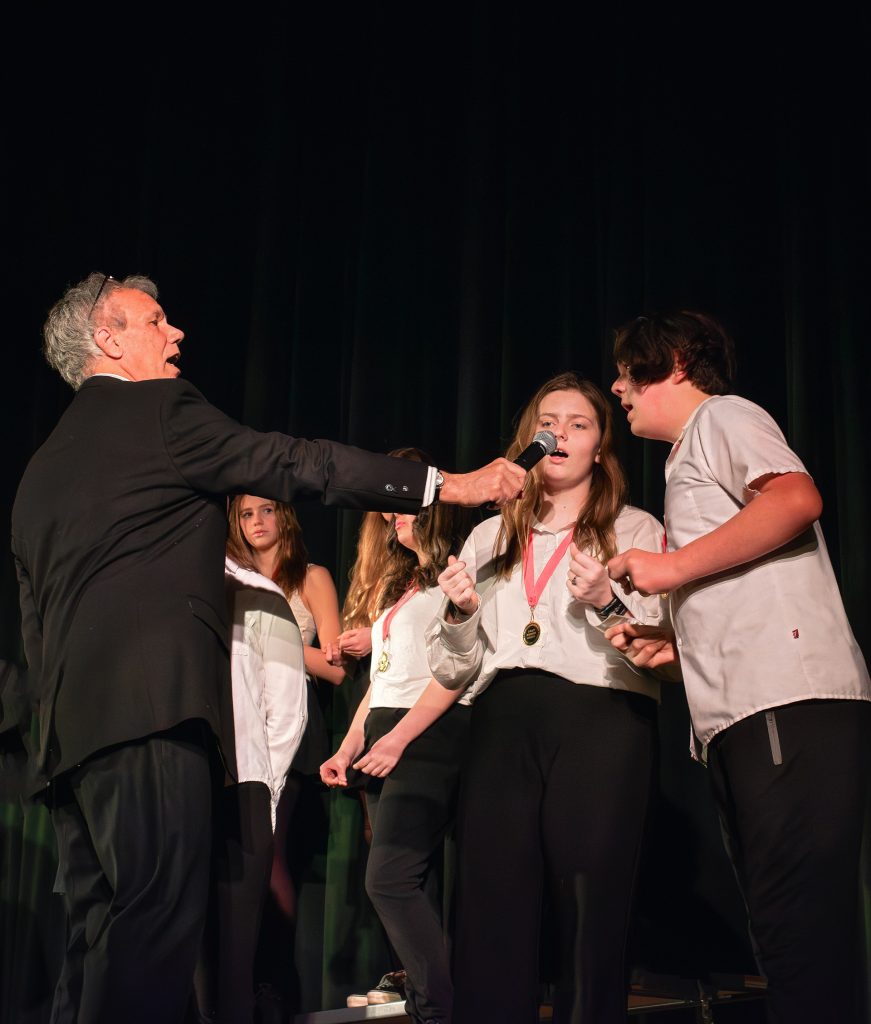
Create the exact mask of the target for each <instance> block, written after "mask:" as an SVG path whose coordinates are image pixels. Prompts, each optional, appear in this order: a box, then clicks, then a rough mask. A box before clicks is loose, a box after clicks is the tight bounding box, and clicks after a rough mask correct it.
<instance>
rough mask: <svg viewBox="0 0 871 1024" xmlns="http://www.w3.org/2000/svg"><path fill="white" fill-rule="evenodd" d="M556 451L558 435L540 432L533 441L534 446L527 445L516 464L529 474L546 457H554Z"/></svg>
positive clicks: (547, 431) (546, 431)
mask: <svg viewBox="0 0 871 1024" xmlns="http://www.w3.org/2000/svg"><path fill="white" fill-rule="evenodd" d="M556 449H557V443H556V434H554V433H552V432H551V431H550V430H539V432H538V433H537V434H536V435H535V437H534V438H533V439H532V444H529V445H527V446H526V447H525V448H524V449H523V451H522V452H521V453H520V454H519V455H518V456H517V458H516V459H515V460H514V462H515V464H516V465H518V466H520V468H521V469H525V470H526V472H527V473H528V472H529V471H530V469H532V467H533V466H535V465H537V464H538V463H539V462H541V460H542V459H543V458H544V457H545V455H553V453H554V452H555V451H556Z"/></svg>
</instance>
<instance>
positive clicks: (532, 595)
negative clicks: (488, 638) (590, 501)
mask: <svg viewBox="0 0 871 1024" xmlns="http://www.w3.org/2000/svg"><path fill="white" fill-rule="evenodd" d="M573 535H574V530H569V531H568V533H567V534H566V535H565V537H564V538H563V539H562V540H561V541H560V543H559V544H558V545H557V549H556V551H554V553H553V554H552V555H551V556H550V558H549V559H548V560H547V564H546V565H545V567H544V568H543V569H542V570H541V575H540V576H539V577H538V579H536V578H535V555H534V553H533V550H532V538H533V531H532V530H530V531H529V536H528V537H527V539H526V549H525V550H524V552H523V588H524V590H525V591H526V603H527V604H528V605H529V622H527V624H526V625H525V626H524V627H523V632H522V633H521V634H520V637H521V639H522V640H523V642H524V643H525V644H526V646H527V647H534V646H535V645H536V644H537V643H538V641H539V640H540V639H541V626H540V625H539V624H538V623H537V622H536V621H535V606H536V605H537V604H538V599H539V598H540V597H541V595H542V593H543V592H544V588H545V587H546V586H547V584H548V581H549V580H550V578H551V576H553V574H554V571H555V570H556V567H557V566H558V565H559V563H560V560H561V559H562V557H563V555H564V554H565V553H566V551H568V549H569V544H571V542H572V537H573Z"/></svg>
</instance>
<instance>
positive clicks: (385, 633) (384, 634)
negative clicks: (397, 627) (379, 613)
mask: <svg viewBox="0 0 871 1024" xmlns="http://www.w3.org/2000/svg"><path fill="white" fill-rule="evenodd" d="M416 593H417V587H416V586H414V587H409V588H408V590H406V592H405V593H404V594H403V595H402V597H400V599H399V600H398V601H397V602H396V604H395V605H394V606H393V607H392V608H391V609H390V611H389V612H388V613H387V614H386V615H385V617H384V622H383V623H382V624H381V641H382V643H387V638H388V637H389V636H390V623H391V622H393V616H394V615H395V614H396V613H397V612H398V611H399V609H400V608H401V607H402V606H403V605H404V604H408V602H409V601H410V600H411V599H412V598H413V597H414V595H415V594H416Z"/></svg>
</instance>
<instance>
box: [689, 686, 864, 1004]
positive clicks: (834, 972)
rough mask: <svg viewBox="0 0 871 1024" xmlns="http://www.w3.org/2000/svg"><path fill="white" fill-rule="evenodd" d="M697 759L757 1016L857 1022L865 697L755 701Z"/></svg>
mask: <svg viewBox="0 0 871 1024" xmlns="http://www.w3.org/2000/svg"><path fill="white" fill-rule="evenodd" d="M777 761H780V762H781V763H779V764H778V763H776V762H777ZM708 764H709V767H710V769H711V783H712V786H713V790H714V796H715V799H716V801H717V806H718V809H719V812H720V821H721V824H722V827H723V835H724V840H725V843H726V848H727V850H728V852H729V855H730V857H731V859H732V863H733V865H734V867H735V872H736V874H737V876H738V881H739V883H740V886H741V889H742V891H743V894H744V899H745V901H746V903H747V909H748V912H749V916H750V931H751V937H752V939H753V943H754V947H755V950H756V955H757V959H758V961H759V966H760V968H761V970H762V972H763V973H764V974H765V976H766V977H767V979H768V1014H769V1019H770V1020H771V1021H772V1022H773V1024H821V1022H826V1021H838V1022H839V1024H841V1022H843V1024H847V1022H853V1021H857V1020H858V1019H859V1016H858V1002H857V996H858V992H859V979H858V977H857V973H858V968H859V964H860V941H859V940H860V933H859V908H860V885H859V877H860V875H859V869H860V864H859V857H860V849H861V843H862V827H863V818H864V814H863V810H864V807H865V801H866V799H867V794H868V779H869V773H871V703H868V702H865V701H856V700H829V701H808V702H803V703H798V704H787V705H785V706H783V707H779V708H775V709H772V710H771V711H767V712H766V711H760V712H758V713H757V714H755V715H752V716H750V717H749V718H745V719H743V720H742V721H740V722H737V723H736V724H735V725H732V726H730V727H729V728H728V729H726V730H725V731H724V732H723V733H721V734H720V735H719V736H717V737H715V738H714V740H713V742H712V743H711V745H710V748H709V753H708Z"/></svg>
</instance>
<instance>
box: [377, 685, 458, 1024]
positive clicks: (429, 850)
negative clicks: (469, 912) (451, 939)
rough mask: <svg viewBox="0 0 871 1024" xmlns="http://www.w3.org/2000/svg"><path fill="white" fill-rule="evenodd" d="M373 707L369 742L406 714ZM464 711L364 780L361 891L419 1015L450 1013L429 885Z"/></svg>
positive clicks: (449, 801)
mask: <svg viewBox="0 0 871 1024" xmlns="http://www.w3.org/2000/svg"><path fill="white" fill-rule="evenodd" d="M405 714H406V712H405V710H403V709H393V708H375V709H373V710H372V711H371V712H370V713H369V717H368V718H367V720H366V740H367V745H371V744H372V743H373V742H374V741H375V740H377V739H379V738H380V737H381V736H383V735H384V734H385V733H386V732H389V731H390V729H392V728H393V726H394V725H395V724H396V723H397V722H398V721H399V720H400V719H401V718H402V717H403V715H405ZM469 718H470V709H469V708H468V707H462V706H459V705H456V704H455V705H454V706H453V707H452V708H450V709H449V710H448V711H446V712H445V714H444V715H442V717H441V718H439V719H438V721H436V722H434V723H433V724H432V725H431V726H430V727H429V729H427V730H426V732H424V733H423V734H422V735H421V736H419V737H418V738H417V739H416V740H414V741H413V742H412V743H410V744H409V745H408V746H407V747H406V749H405V752H404V753H403V755H402V758H401V759H400V761H399V764H397V766H396V767H395V768H394V769H393V771H392V772H391V773H390V775H388V776H387V778H386V779H384V780H373V782H372V783H370V784H369V785H368V786H367V791H366V792H367V801H368V806H369V821H370V823H371V825H372V846H371V848H370V850H369V863H368V865H367V868H366V891H367V892H368V894H369V898H370V899H371V900H372V903H373V905H374V907H375V910H376V912H377V914H378V916H379V918H380V919H381V923H382V924H383V925H384V930H385V931H386V932H387V936H388V938H389V939H390V942H391V944H392V945H393V948H394V949H395V950H396V953H397V956H398V957H399V959H400V961H401V963H402V966H403V967H404V968H405V971H406V976H407V981H406V996H407V1003H406V1009H407V1011H408V1014H409V1016H410V1017H411V1018H412V1019H413V1020H417V1021H440V1022H442V1021H444V1022H447V1021H449V1020H450V1019H451V1002H452V986H451V976H450V965H449V957H448V950H447V946H446V942H445V935H444V929H443V925H442V914H441V908H440V907H439V906H437V905H436V903H435V902H434V901H433V891H434V887H432V886H430V885H428V884H427V882H428V879H429V875H430V872H431V870H432V868H433V865H434V863H436V862H438V860H439V859H440V858H439V854H440V851H441V847H442V843H443V841H444V837H445V833H446V832H447V830H448V828H449V827H450V826H451V825H452V824H453V822H454V818H455V813H456V802H457V788H458V784H459V778H460V771H461V769H462V762H463V757H464V753H465V750H466V745H467V742H468V730H469Z"/></svg>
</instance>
